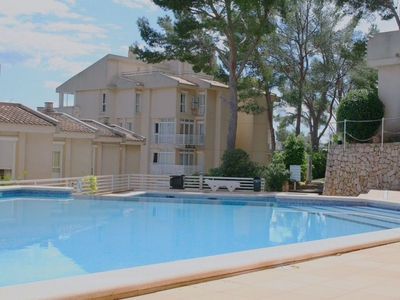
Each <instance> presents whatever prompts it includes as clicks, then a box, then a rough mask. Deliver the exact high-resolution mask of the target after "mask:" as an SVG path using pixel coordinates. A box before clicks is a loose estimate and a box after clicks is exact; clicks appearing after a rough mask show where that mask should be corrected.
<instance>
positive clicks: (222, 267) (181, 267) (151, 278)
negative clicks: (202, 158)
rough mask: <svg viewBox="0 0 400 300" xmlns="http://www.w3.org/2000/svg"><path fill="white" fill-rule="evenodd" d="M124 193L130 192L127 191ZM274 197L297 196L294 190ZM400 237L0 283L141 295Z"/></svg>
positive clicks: (60, 292)
mask: <svg viewBox="0 0 400 300" xmlns="http://www.w3.org/2000/svg"><path fill="white" fill-rule="evenodd" d="M125 196H126V195H125ZM275 196H277V197H278V196H279V197H282V196H283V197H293V196H294V194H293V193H279V194H276V195H275ZM296 196H297V197H298V196H300V197H301V198H308V199H309V198H314V197H315V198H316V199H322V198H326V199H328V198H331V199H338V198H339V199H343V200H348V201H360V200H361V201H366V202H375V203H376V202H382V203H389V204H397V205H399V204H400V203H399V202H396V201H392V200H390V201H387V200H384V199H371V198H364V197H350V199H349V197H343V198H342V197H326V196H320V195H314V194H302V195H298V194H296ZM399 241H400V228H395V229H388V230H381V231H375V232H369V233H363V234H356V235H349V236H344V237H337V238H330V239H324V240H317V241H310V242H304V243H297V244H290V245H284V246H275V247H269V248H261V249H255V250H247V251H241V252H235V253H228V254H221V255H214V256H208V257H201V258H194V259H188V260H180V261H174V262H167V263H161V264H154V265H147V266H141V267H134V268H127V269H121V270H114V271H107V272H100V273H94V274H85V275H78V276H72V277H66V278H59V279H53V280H45V281H39V282H33V283H25V284H18V285H11V286H5V287H0V298H4V299H20V300H23V299H27V300H28V299H29V300H39V299H41V300H46V299H49V300H50V299H53V300H72V299H74V300H80V299H117V298H125V297H131V296H135V295H140V294H144V293H148V292H154V291H157V290H163V289H166V288H170V287H172V286H179V285H186V284H187V283H190V282H196V281H205V280H211V279H215V278H218V277H226V276H231V275H234V274H237V273H241V272H246V271H252V270H258V269H262V268H269V267H270V268H272V267H274V266H279V265H285V264H291V263H295V262H299V261H304V260H309V259H315V258H319V257H324V256H329V255H334V254H338V253H344V252H350V251H355V250H360V249H364V248H369V247H374V246H379V245H385V244H390V243H394V242H399Z"/></svg>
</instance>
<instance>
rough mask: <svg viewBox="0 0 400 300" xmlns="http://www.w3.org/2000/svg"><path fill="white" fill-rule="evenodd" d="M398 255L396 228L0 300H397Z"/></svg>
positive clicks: (67, 283)
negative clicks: (267, 299)
mask: <svg viewBox="0 0 400 300" xmlns="http://www.w3.org/2000/svg"><path fill="white" fill-rule="evenodd" d="M280 196H282V197H285V196H287V197H289V196H293V195H290V194H280ZM296 197H307V198H310V197H311V195H299V194H296ZM316 197H318V198H319V199H320V198H321V196H316ZM334 198H338V197H334ZM339 198H341V197H339ZM359 198H361V199H365V200H368V199H371V200H374V201H375V200H376V201H384V202H387V203H400V192H386V191H371V192H370V193H369V194H368V195H361V196H360V197H359ZM353 200H354V198H353ZM360 249H363V250H360ZM399 250H400V228H398V229H390V230H385V231H379V232H372V233H365V234H359V235H353V236H347V237H340V238H332V239H326V240H321V241H313V242H307V243H301V244H293V245H287V246H278V247H272V248H264V249H257V250H251V251H244V252H238V253H231V254H225V255H216V256H211V257H204V258H197V259H190V260H183V261H176V262H170V263H163V264H158V265H150V266H143V267H137V268H131V269H123V270H117V271H110V272H103V273H95V274H90V275H81V276H74V277H69V278H63V279H55V280H48V281H42V282H36V283H27V284H22V285H14V286H8V287H2V288H0V299H18V300H23V299H30V300H33V299H42V300H44V299H53V300H56V299H71V300H72V299H74V300H79V299H136V300H140V299H144V300H153V299H154V300H157V299H164V300H168V299H169V300H172V299H221V300H223V299H230V300H235V299H266V298H269V299H311V300H312V299H400V252H399ZM238 274H240V275H238ZM143 294H145V295H143Z"/></svg>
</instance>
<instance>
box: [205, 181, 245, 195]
mask: <svg viewBox="0 0 400 300" xmlns="http://www.w3.org/2000/svg"><path fill="white" fill-rule="evenodd" d="M204 182H205V183H206V184H208V186H209V187H210V188H211V189H212V190H213V192H216V191H217V190H218V189H219V188H220V187H221V186H224V187H226V188H227V189H228V190H229V191H230V192H233V191H234V190H235V189H236V188H238V187H240V182H239V181H229V180H211V179H206V180H204Z"/></svg>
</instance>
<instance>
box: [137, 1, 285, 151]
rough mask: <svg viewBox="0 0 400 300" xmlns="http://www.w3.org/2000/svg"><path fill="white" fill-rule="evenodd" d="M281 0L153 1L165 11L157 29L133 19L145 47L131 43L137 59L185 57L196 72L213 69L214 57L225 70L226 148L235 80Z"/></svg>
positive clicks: (232, 133) (232, 125)
mask: <svg viewBox="0 0 400 300" xmlns="http://www.w3.org/2000/svg"><path fill="white" fill-rule="evenodd" d="M284 2H285V0H219V1H210V0H179V1H178V0H154V3H155V4H156V5H158V6H160V7H161V8H163V9H164V10H166V11H172V12H173V14H174V20H173V19H172V18H171V17H169V16H164V17H159V18H158V25H159V26H160V27H161V31H160V32H158V31H157V30H155V29H153V28H151V26H150V23H149V21H148V19H147V18H145V17H143V18H140V19H139V20H138V22H137V24H138V27H139V31H140V35H141V37H142V39H143V40H144V41H145V43H146V46H145V47H144V48H141V47H140V46H139V45H138V44H135V45H133V47H132V51H133V53H135V54H136V55H137V56H138V58H139V59H142V60H144V61H147V62H150V63H157V62H161V61H163V60H180V61H186V62H188V63H190V64H192V65H193V70H194V71H195V72H200V71H204V72H206V73H212V72H214V71H216V68H217V67H216V63H217V61H216V59H215V58H216V56H217V57H218V60H219V61H220V62H221V63H222V65H223V67H224V68H225V69H226V70H227V72H228V74H229V89H230V97H229V99H223V101H224V102H225V103H226V104H227V105H228V107H229V114H230V117H229V126H228V134H227V149H234V148H235V142H236V130H237V106H238V90H237V87H238V80H239V78H240V76H241V75H242V72H243V70H244V69H245V67H246V64H247V62H248V60H249V57H250V55H251V54H252V52H253V51H254V49H255V47H256V46H257V44H258V43H259V41H260V39H261V37H262V36H263V35H265V34H268V33H269V32H272V31H274V29H275V20H274V17H275V14H276V13H277V12H278V11H280V12H282V11H283V8H284Z"/></svg>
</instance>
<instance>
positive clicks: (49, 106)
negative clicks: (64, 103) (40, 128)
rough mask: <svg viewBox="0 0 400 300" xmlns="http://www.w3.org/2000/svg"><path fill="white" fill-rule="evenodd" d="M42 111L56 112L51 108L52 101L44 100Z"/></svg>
mask: <svg viewBox="0 0 400 300" xmlns="http://www.w3.org/2000/svg"><path fill="white" fill-rule="evenodd" d="M43 112H44V113H47V112H56V110H55V109H54V108H53V102H45V103H44V110H43Z"/></svg>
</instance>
